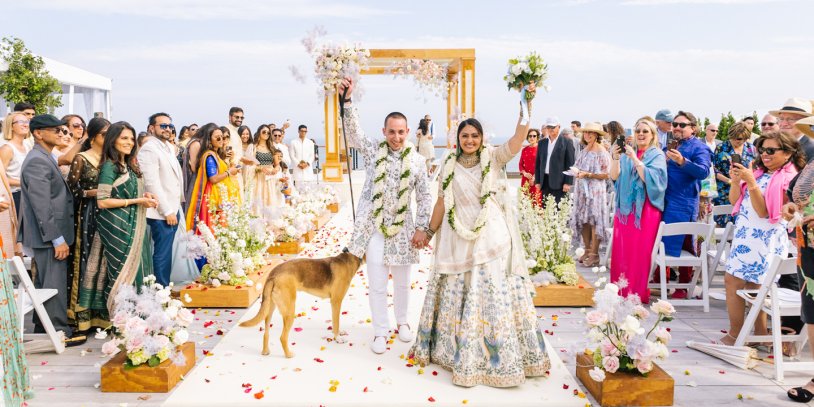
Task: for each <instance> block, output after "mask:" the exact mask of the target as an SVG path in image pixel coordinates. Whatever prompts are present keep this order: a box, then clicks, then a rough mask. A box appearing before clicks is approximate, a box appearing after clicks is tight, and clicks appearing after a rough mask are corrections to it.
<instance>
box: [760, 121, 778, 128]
mask: <svg viewBox="0 0 814 407" xmlns="http://www.w3.org/2000/svg"><path fill="white" fill-rule="evenodd" d="M776 125H777V123H772V122H763V123H760V127H772V126H776Z"/></svg>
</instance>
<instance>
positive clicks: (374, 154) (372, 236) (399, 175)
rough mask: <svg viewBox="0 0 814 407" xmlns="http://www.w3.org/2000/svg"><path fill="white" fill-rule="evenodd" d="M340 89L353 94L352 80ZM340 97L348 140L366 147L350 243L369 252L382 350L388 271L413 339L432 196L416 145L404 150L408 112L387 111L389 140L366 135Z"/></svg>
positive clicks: (377, 342) (377, 349)
mask: <svg viewBox="0 0 814 407" xmlns="http://www.w3.org/2000/svg"><path fill="white" fill-rule="evenodd" d="M346 90H347V93H345V91H346ZM338 93H339V95H343V94H347V95H351V94H352V93H353V80H352V79H350V78H346V79H345V80H344V81H343V83H342V84H341V85H340V86H339V91H338ZM341 102H343V103H344V106H345V116H344V119H345V134H346V135H347V137H348V145H349V146H351V147H355V148H357V149H358V150H359V151H360V152H361V153H362V155H363V157H364V159H365V175H366V179H365V186H364V188H363V189H362V195H361V199H360V200H359V206H358V208H357V211H356V213H357V217H356V223H355V225H354V228H353V236H352V237H351V241H350V243H349V245H348V248H349V249H350V251H351V253H353V254H354V255H356V256H357V257H359V258H361V257H362V256H364V255H365V254H367V278H368V286H369V288H368V290H369V292H368V296H369V298H370V312H371V314H372V315H373V335H374V337H373V342H372V343H371V345H370V349H371V350H372V351H373V352H374V353H377V354H381V353H384V351H385V350H386V349H387V334H388V332H389V329H390V321H389V318H388V312H387V280H388V277H389V276H390V275H392V276H393V306H394V311H395V314H396V324H397V326H398V337H399V340H401V341H403V342H411V341H412V340H413V334H412V332H411V330H410V325H408V324H407V308H408V305H409V295H410V270H411V269H412V265H413V264H415V263H418V261H419V254H418V249H420V248H423V247H424V246H426V244H427V241H428V238H427V228H428V227H429V221H430V206H431V199H432V198H431V197H430V190H429V180H428V178H427V171H426V164H425V163H424V157H422V156H420V155H418V153H417V152H416V149H415V147H412V148H411V150H410V151H409V153H407V150H406V149H407V148H409V147H408V146H406V140H407V137H408V136H409V135H410V128H409V127H407V118H406V117H405V116H404V115H403V114H401V113H399V112H393V113H390V114H388V115H387V117H385V119H384V128H383V129H382V133H383V134H384V137H385V142H384V143H382V142H381V141H376V140H373V139H371V138H369V137H367V136H365V133H364V132H363V131H362V129H361V128H360V127H359V114H358V112H357V111H356V108H355V107H353V105H352V104H351V100H350V98H348V99H346V100H344V101H341ZM377 163H378V165H377ZM399 191H402V192H401V193H399ZM413 191H415V200H416V207H417V208H418V209H417V210H418V213H417V216H416V219H415V224H414V223H413V215H412V210H411V209H410V195H412V193H413ZM399 197H401V198H402V199H401V200H400V199H399Z"/></svg>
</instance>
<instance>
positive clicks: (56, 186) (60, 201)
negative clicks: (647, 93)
mask: <svg viewBox="0 0 814 407" xmlns="http://www.w3.org/2000/svg"><path fill="white" fill-rule="evenodd" d="M64 125H65V122H64V121H62V120H59V119H57V118H56V117H54V116H52V115H49V114H44V115H39V116H35V117H34V118H33V119H31V123H30V124H29V128H30V129H31V132H32V133H33V135H34V140H35V142H36V143H37V144H35V145H34V148H33V149H32V150H31V152H29V153H28V155H27V156H26V158H25V160H24V161H23V167H22V175H21V177H20V189H21V192H22V193H21V199H20V210H19V213H20V222H19V225H20V226H19V230H18V233H17V241H20V242H22V243H23V250H24V251H25V253H26V254H27V255H29V256H31V257H33V258H34V264H35V265H36V276H35V278H34V286H35V287H36V288H53V289H56V290H57V295H56V296H54V297H52V298H51V299H49V300H48V301H46V302H45V303H44V304H43V305H44V307H45V310H46V312H48V315H49V316H50V317H51V323H53V325H54V328H55V329H56V330H57V331H62V332H63V333H64V334H65V338H66V343H65V344H66V345H67V346H76V345H81V344H82V343H84V342H85V339H86V338H85V336H83V335H76V336H74V335H73V329H72V328H71V327H70V326H69V325H68V314H67V311H68V292H67V290H68V275H67V272H68V262H67V260H66V259H67V258H68V253H69V251H70V246H71V245H72V244H73V241H74V231H73V226H74V219H73V218H74V214H73V197H72V195H71V192H70V190H69V189H68V184H67V183H66V182H65V180H64V179H63V178H62V174H61V173H60V171H59V167H58V166H57V161H56V160H55V159H54V156H53V155H52V154H51V151H53V149H54V147H56V146H61V145H62V144H63V142H62V137H63V134H67V133H63V130H62V129H61V128H60V126H64ZM34 332H37V333H41V332H45V329H44V328H43V326H42V323H41V322H40V320H39V318H38V317H37V316H36V315H35V316H34Z"/></svg>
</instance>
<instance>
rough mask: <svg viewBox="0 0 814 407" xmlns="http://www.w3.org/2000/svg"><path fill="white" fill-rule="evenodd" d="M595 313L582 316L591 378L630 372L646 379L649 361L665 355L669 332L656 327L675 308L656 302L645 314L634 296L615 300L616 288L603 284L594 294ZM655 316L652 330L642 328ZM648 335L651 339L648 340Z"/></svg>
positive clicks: (617, 295)
mask: <svg viewBox="0 0 814 407" xmlns="http://www.w3.org/2000/svg"><path fill="white" fill-rule="evenodd" d="M594 302H595V303H596V309H594V310H593V311H590V312H588V313H587V314H586V315H585V321H586V323H587V325H588V333H587V337H588V339H589V342H588V345H587V346H586V351H587V352H588V353H589V354H590V353H592V357H593V362H594V368H593V370H592V371H591V372H589V374H590V376H591V378H593V379H594V380H596V381H598V382H601V381H603V380H605V373H606V372H607V373H615V372H617V371H621V372H631V373H639V374H643V375H646V374H647V373H648V372H650V371H651V370H653V361H654V360H656V359H659V360H664V359H666V358H667V356H668V355H669V351H668V350H667V344H668V343H669V342H670V339H671V336H670V332H669V331H668V330H667V329H665V328H664V327H661V326H659V324H660V323H661V322H669V321H672V320H673V315H674V314H675V308H673V306H672V304H670V303H669V302H667V301H662V300H659V301H658V302H656V303H655V304H653V305H651V306H650V309H649V310H648V309H647V308H645V307H644V306H643V305H642V303H641V301H639V299H638V297H636V296H629V297H627V298H624V297H621V296H619V286H617V285H615V284H606V285H605V286H604V287H603V288H602V289H600V290H597V291H596V292H595V293H594ZM651 312H652V313H653V314H655V322H653V326H652V328H650V330H649V331H647V333H645V328H644V327H643V326H642V325H643V323H644V322H645V321H647V319H648V318H649V317H650V314H651ZM651 335H652V336H653V337H654V338H653V339H651Z"/></svg>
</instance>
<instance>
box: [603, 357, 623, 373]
mask: <svg viewBox="0 0 814 407" xmlns="http://www.w3.org/2000/svg"><path fill="white" fill-rule="evenodd" d="M602 367H604V368H605V371H606V372H608V373H615V372H616V370H618V369H619V358H617V357H616V356H605V357H604V358H602Z"/></svg>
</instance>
